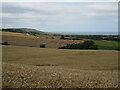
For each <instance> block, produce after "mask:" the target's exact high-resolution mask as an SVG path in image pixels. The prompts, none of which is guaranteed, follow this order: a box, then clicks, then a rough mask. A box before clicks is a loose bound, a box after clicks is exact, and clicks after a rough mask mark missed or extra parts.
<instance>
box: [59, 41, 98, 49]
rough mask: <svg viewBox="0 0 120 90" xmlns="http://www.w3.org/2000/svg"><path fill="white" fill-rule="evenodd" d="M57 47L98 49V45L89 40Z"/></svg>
mask: <svg viewBox="0 0 120 90" xmlns="http://www.w3.org/2000/svg"><path fill="white" fill-rule="evenodd" d="M59 49H98V46H97V45H94V42H93V41H90V40H89V41H85V42H83V43H79V44H74V43H73V44H67V45H66V46H64V47H59Z"/></svg>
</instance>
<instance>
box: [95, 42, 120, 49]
mask: <svg viewBox="0 0 120 90" xmlns="http://www.w3.org/2000/svg"><path fill="white" fill-rule="evenodd" d="M94 42H95V44H96V45H98V48H99V49H100V50H116V49H118V46H119V45H120V42H117V41H108V40H94Z"/></svg>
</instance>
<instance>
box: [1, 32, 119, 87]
mask: <svg viewBox="0 0 120 90" xmlns="http://www.w3.org/2000/svg"><path fill="white" fill-rule="evenodd" d="M2 37H3V38H2V39H3V42H4V41H7V42H8V43H10V44H11V45H2V86H3V88H117V87H118V52H119V51H117V50H70V49H68V50H64V49H57V48H58V47H59V46H62V45H66V44H67V43H81V42H83V40H61V39H60V36H48V35H39V36H38V37H36V36H34V35H29V34H21V33H12V32H2ZM105 42H107V41H104V42H99V41H95V43H96V44H99V45H101V47H102V45H103V46H104V45H109V46H110V43H111V44H114V43H112V42H110V43H107V44H106V43H105ZM40 44H46V46H47V48H39V45H40ZM115 45H116V44H115ZM111 47H114V46H113V45H111Z"/></svg>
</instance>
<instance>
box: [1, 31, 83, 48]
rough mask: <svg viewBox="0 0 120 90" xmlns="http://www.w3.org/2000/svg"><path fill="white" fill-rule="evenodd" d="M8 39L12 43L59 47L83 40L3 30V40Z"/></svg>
mask: <svg viewBox="0 0 120 90" xmlns="http://www.w3.org/2000/svg"><path fill="white" fill-rule="evenodd" d="M5 41H7V42H8V43H9V44H11V45H16V46H29V47H39V46H40V44H45V45H46V48H58V47H61V46H64V45H66V44H68V43H80V42H83V40H61V39H60V36H50V35H37V36H36V35H32V34H26V33H15V32H4V31H2V42H5Z"/></svg>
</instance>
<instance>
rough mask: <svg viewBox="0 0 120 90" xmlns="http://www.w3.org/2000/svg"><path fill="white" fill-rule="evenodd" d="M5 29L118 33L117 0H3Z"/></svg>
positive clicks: (2, 12) (2, 14)
mask: <svg viewBox="0 0 120 90" xmlns="http://www.w3.org/2000/svg"><path fill="white" fill-rule="evenodd" d="M0 16H2V28H33V29H37V30H40V31H45V32H117V31H118V3H117V2H3V3H2V11H1V12H0Z"/></svg>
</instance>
